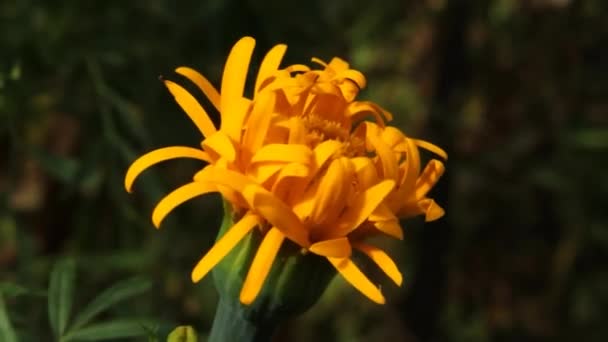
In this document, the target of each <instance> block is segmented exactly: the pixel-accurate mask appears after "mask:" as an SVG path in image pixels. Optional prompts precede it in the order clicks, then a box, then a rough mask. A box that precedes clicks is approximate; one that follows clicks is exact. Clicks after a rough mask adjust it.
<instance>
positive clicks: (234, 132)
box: [220, 95, 251, 143]
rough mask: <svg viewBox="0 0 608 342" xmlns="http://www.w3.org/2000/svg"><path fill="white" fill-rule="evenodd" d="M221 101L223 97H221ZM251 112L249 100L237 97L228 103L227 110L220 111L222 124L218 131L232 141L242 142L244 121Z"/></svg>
mask: <svg viewBox="0 0 608 342" xmlns="http://www.w3.org/2000/svg"><path fill="white" fill-rule="evenodd" d="M222 99H223V95H222ZM250 111H251V100H249V99H247V98H244V97H239V98H236V99H234V101H233V102H231V103H230V106H229V109H227V110H222V124H221V126H220V130H221V131H223V132H225V133H226V135H228V136H229V137H230V138H231V139H232V140H234V141H236V142H239V143H240V142H242V133H243V128H244V125H245V119H246V118H247V115H248V114H249V113H250Z"/></svg>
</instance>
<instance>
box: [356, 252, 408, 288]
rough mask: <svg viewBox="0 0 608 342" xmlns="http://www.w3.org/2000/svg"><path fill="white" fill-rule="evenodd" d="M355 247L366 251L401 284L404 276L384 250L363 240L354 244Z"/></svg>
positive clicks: (390, 276) (389, 275)
mask: <svg viewBox="0 0 608 342" xmlns="http://www.w3.org/2000/svg"><path fill="white" fill-rule="evenodd" d="M353 247H355V248H356V249H358V250H360V251H361V252H363V253H365V255H367V256H368V257H369V258H370V259H372V261H373V262H374V263H375V264H376V265H378V267H380V269H381V270H382V271H383V272H384V273H385V274H386V275H387V276H388V277H389V278H391V280H392V281H394V282H395V284H397V285H398V286H401V283H402V282H403V276H402V275H401V272H399V269H398V268H397V265H395V262H394V261H393V260H392V259H391V258H390V257H389V256H388V255H387V254H386V253H384V251H383V250H381V249H380V248H378V247H376V246H372V245H368V244H365V243H362V242H358V243H355V244H353Z"/></svg>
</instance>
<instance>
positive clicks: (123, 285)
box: [70, 277, 151, 330]
mask: <svg viewBox="0 0 608 342" xmlns="http://www.w3.org/2000/svg"><path fill="white" fill-rule="evenodd" d="M150 286H151V283H150V281H149V280H146V279H142V278H139V277H135V278H130V279H126V280H123V281H121V282H118V283H116V284H114V285H113V286H112V287H110V288H108V289H106V290H104V291H103V292H102V293H100V294H99V295H98V296H97V297H96V298H95V299H93V300H92V301H91V302H90V303H89V305H87V307H86V308H85V309H84V310H83V311H82V312H81V313H79V314H78V315H77V316H76V317H75V319H74V323H73V325H72V326H71V328H70V330H75V329H78V328H80V327H82V326H84V325H85V324H87V323H89V322H90V321H91V320H92V319H93V318H94V317H95V316H96V315H97V314H99V313H100V312H102V311H104V310H106V309H107V308H109V307H111V306H112V305H114V304H116V303H118V302H120V301H122V300H125V299H127V298H129V297H133V296H135V295H137V294H140V293H142V292H144V291H146V290H148V289H149V288H150Z"/></svg>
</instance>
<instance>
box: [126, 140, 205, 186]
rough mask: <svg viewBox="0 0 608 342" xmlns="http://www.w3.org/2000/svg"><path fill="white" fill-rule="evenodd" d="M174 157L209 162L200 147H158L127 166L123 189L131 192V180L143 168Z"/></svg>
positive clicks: (133, 179)
mask: <svg viewBox="0 0 608 342" xmlns="http://www.w3.org/2000/svg"><path fill="white" fill-rule="evenodd" d="M176 158H193V159H199V160H203V161H206V162H210V159H209V155H208V154H207V153H205V152H203V151H201V150H200V149H197V148H192V147H186V146H171V147H165V148H160V149H158V150H154V151H151V152H148V153H146V154H144V155H143V156H141V157H139V158H137V160H135V161H134V162H133V164H131V166H129V169H128V170H127V174H126V175H125V189H126V190H127V192H131V187H132V186H133V182H134V181H135V179H136V178H137V176H139V174H141V173H142V172H143V171H144V170H146V169H147V168H149V167H150V166H152V165H154V164H157V163H160V162H163V161H165V160H170V159H176Z"/></svg>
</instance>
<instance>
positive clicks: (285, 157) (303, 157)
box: [251, 144, 312, 165]
mask: <svg viewBox="0 0 608 342" xmlns="http://www.w3.org/2000/svg"><path fill="white" fill-rule="evenodd" d="M311 161H312V151H311V150H310V148H308V146H306V145H290V144H269V145H264V146H263V147H262V148H260V149H259V150H258V151H257V152H256V153H255V154H254V155H253V157H252V158H251V162H252V163H261V162H286V163H300V164H305V165H308V164H310V163H311Z"/></svg>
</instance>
